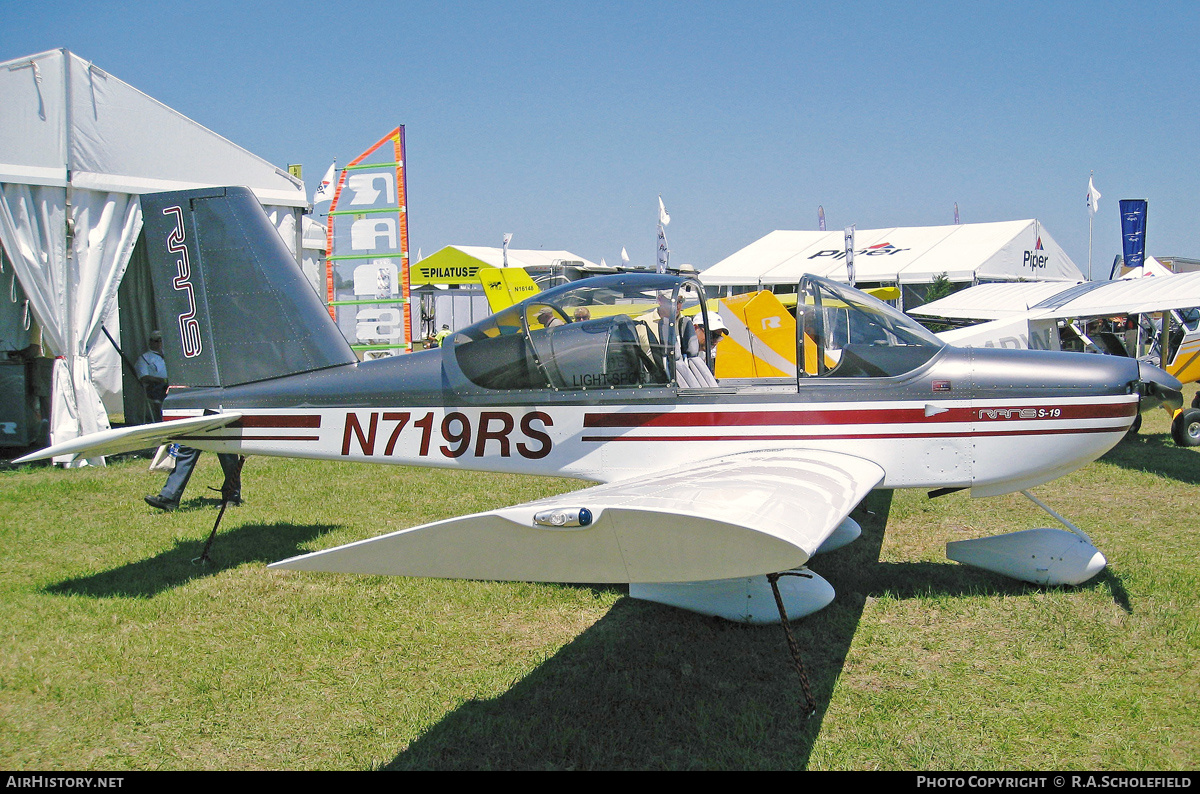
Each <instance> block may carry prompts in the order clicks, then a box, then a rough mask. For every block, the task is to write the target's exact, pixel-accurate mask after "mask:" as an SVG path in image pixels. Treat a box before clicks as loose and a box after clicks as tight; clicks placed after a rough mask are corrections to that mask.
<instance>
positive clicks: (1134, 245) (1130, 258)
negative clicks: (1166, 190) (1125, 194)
mask: <svg viewBox="0 0 1200 794" xmlns="http://www.w3.org/2000/svg"><path fill="white" fill-rule="evenodd" d="M1146 208H1147V207H1146V200H1145V199H1121V247H1122V253H1124V255H1125V267H1130V268H1133V267H1141V266H1142V265H1144V264H1145V263H1146Z"/></svg>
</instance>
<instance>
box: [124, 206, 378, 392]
mask: <svg viewBox="0 0 1200 794" xmlns="http://www.w3.org/2000/svg"><path fill="white" fill-rule="evenodd" d="M142 215H143V218H144V224H145V232H146V243H147V248H148V252H149V258H150V270H151V281H152V282H153V284H154V297H155V301H156V303H157V306H158V315H159V322H160V323H161V325H162V329H161V330H162V332H163V353H164V356H165V357H166V359H167V367H168V371H169V372H170V374H171V383H172V384H173V385H183V386H236V385H238V384H240V383H250V382H253V381H260V380H268V379H270V378H278V377H281V376H283V375H291V374H294V373H298V372H311V371H313V370H317V369H324V368H326V367H332V366H336V365H339V364H349V363H352V362H354V361H356V360H357V358H356V356H355V355H354V351H353V350H351V349H350V345H349V344H347V342H346V340H345V338H344V337H343V336H342V334H341V332H340V331H338V329H337V326H336V325H334V322H333V320H332V318H330V316H329V313H328V312H327V311H326V309H325V307H324V306H323V305H322V304H321V301H320V299H319V298H318V297H317V295H316V293H314V292H313V290H312V287H310V286H309V285H308V282H307V281H306V280H305V279H304V275H303V273H301V271H300V268H299V267H298V266H297V265H296V262H295V260H294V259H293V258H292V255H291V253H290V252H289V251H288V249H287V246H285V245H284V243H283V240H282V239H280V237H279V233H278V232H276V230H275V228H274V227H273V226H272V225H271V222H270V220H268V218H267V216H266V213H265V212H263V209H262V207H261V206H260V205H259V203H258V200H257V199H256V198H255V197H254V194H253V193H252V192H251V191H250V189H249V188H244V187H218V188H202V189H197V190H183V191H178V192H171V193H151V194H146V195H143V196H142Z"/></svg>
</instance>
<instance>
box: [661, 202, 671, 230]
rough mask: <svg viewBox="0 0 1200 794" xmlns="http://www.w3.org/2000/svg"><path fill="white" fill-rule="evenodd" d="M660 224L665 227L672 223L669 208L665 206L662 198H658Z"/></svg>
mask: <svg viewBox="0 0 1200 794" xmlns="http://www.w3.org/2000/svg"><path fill="white" fill-rule="evenodd" d="M658 222H659V223H661V224H662V225H663V226H666V225H667V224H669V223H670V222H671V216H670V215H669V214H668V213H667V208H666V207H664V206H663V202H662V196H659V197H658Z"/></svg>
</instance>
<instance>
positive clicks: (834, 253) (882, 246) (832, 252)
mask: <svg viewBox="0 0 1200 794" xmlns="http://www.w3.org/2000/svg"><path fill="white" fill-rule="evenodd" d="M911 250H912V249H911V248H897V247H896V246H894V245H892V244H891V243H876V244H875V245H870V246H867V247H866V248H863V249H860V250H858V251H855V252H854V255H855V256H891V255H892V254H898V253H900V252H902V251H911ZM823 256H828V257H833V258H834V259H845V258H846V251H845V249H834V248H828V249H825V250H823V251H817V252H816V253H815V254H813V255H812V256H810V257H809V259H819V258H820V257H823Z"/></svg>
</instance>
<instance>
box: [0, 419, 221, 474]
mask: <svg viewBox="0 0 1200 794" xmlns="http://www.w3.org/2000/svg"><path fill="white" fill-rule="evenodd" d="M241 418H242V415H241V414H240V413H224V414H212V415H211V416H193V417H189V418H187V419H173V420H171V421H170V422H158V423H156V424H151V425H135V426H134V427H118V428H116V429H113V430H103V431H101V432H99V433H91V434H89V435H86V436H83V437H81V438H74V439H71V440H70V441H64V442H63V443H61V444H55V445H54V446H51V447H46V448H45V449H40V450H38V451H37V452H33V453H31V454H29V455H26V456H25V457H23V458H17V459H16V460H15V461H13V462H14V463H31V462H33V461H35V460H46V459H47V458H53V457H57V456H59V455H73V456H74V457H73V458H72V460H79V459H80V458H91V457H96V456H99V455H116V454H118V453H121V452H133V451H134V450H136V449H148V448H150V447H157V446H159V445H161V444H167V443H170V442H171V441H174V440H175V439H176V438H178V437H179V436H191V435H194V434H196V433H203V432H204V431H206V430H215V429H217V428H218V427H225V426H226V425H228V424H230V423H231V422H236V421H237V420H238V419H241Z"/></svg>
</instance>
